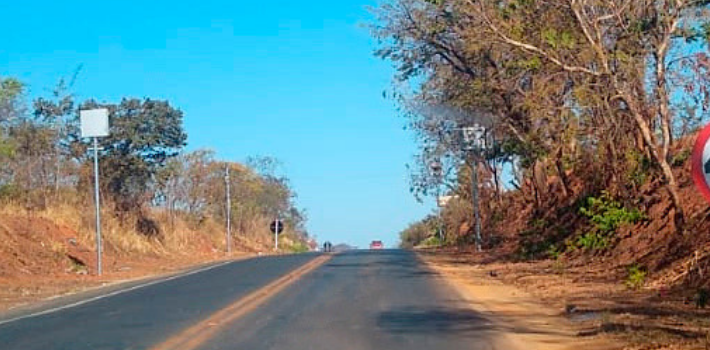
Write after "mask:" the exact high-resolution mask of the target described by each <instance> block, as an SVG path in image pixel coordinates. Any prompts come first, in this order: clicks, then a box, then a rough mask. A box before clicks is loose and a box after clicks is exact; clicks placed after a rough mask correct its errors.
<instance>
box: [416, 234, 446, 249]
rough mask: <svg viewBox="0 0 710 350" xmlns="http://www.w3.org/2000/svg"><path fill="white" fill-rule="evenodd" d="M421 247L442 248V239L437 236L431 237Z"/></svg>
mask: <svg viewBox="0 0 710 350" xmlns="http://www.w3.org/2000/svg"><path fill="white" fill-rule="evenodd" d="M419 246H420V247H439V246H441V239H439V237H437V236H431V237H429V238H427V239H425V240H423V241H422V242H421V243H420V244H419Z"/></svg>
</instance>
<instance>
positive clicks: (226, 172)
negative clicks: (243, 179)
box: [224, 163, 232, 255]
mask: <svg viewBox="0 0 710 350" xmlns="http://www.w3.org/2000/svg"><path fill="white" fill-rule="evenodd" d="M224 183H225V185H226V187H227V191H226V192H227V193H226V194H227V239H226V242H227V254H230V255H231V254H232V196H231V192H230V184H229V163H227V165H226V167H225V169H224Z"/></svg>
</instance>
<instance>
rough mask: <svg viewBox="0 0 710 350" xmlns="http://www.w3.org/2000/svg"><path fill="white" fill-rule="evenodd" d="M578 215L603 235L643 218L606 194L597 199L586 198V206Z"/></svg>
mask: <svg viewBox="0 0 710 350" xmlns="http://www.w3.org/2000/svg"><path fill="white" fill-rule="evenodd" d="M579 213H580V214H582V215H584V216H586V217H587V218H588V219H589V222H590V223H592V225H594V229H595V230H596V231H598V232H600V233H603V234H608V233H612V232H614V231H616V229H617V228H618V227H619V226H620V225H621V224H624V223H637V222H639V221H640V220H642V219H643V218H644V214H643V213H641V212H640V211H639V210H638V209H626V208H624V207H623V206H622V205H621V203H619V202H617V201H616V200H614V198H613V197H612V196H611V195H610V194H609V193H608V192H603V193H602V195H601V196H600V197H599V198H597V197H589V198H587V205H586V206H584V207H582V208H580V209H579Z"/></svg>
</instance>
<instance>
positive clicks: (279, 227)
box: [269, 220, 284, 234]
mask: <svg viewBox="0 0 710 350" xmlns="http://www.w3.org/2000/svg"><path fill="white" fill-rule="evenodd" d="M269 228H270V229H271V233H275V234H279V233H281V232H283V231H284V223H283V222H282V221H281V220H274V221H272V222H271V225H269Z"/></svg>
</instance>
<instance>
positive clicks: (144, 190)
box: [74, 98, 187, 213]
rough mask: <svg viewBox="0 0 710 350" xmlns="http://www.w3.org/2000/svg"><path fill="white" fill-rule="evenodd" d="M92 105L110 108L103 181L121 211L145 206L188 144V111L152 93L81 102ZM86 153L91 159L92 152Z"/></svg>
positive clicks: (101, 143)
mask: <svg viewBox="0 0 710 350" xmlns="http://www.w3.org/2000/svg"><path fill="white" fill-rule="evenodd" d="M92 108H108V110H109V118H110V135H109V136H108V137H105V138H101V139H99V146H100V147H101V152H100V154H101V163H100V164H101V169H100V173H101V181H102V187H103V189H104V190H105V191H106V193H107V194H108V195H109V196H110V198H111V200H112V202H113V203H114V205H115V207H116V210H117V212H118V213H129V212H134V213H136V212H139V211H140V210H141V209H142V206H143V205H144V204H145V203H147V202H148V201H149V200H151V199H152V197H153V193H151V191H150V190H151V186H150V184H151V182H152V181H153V180H154V176H155V175H156V174H157V173H158V171H159V170H160V169H161V168H163V167H164V166H165V164H166V162H167V161H168V160H169V159H170V158H172V157H175V156H176V155H177V154H178V152H179V151H180V149H182V148H183V147H184V146H185V145H186V140H187V135H186V134H185V132H184V130H183V125H182V118H183V113H182V111H180V110H178V109H175V108H173V107H172V106H171V105H170V103H169V102H167V101H158V100H151V99H144V100H138V99H127V98H124V99H123V100H121V102H120V103H119V104H117V105H113V104H100V103H97V102H95V101H87V102H85V103H83V104H82V105H81V107H80V109H92ZM75 131H76V130H75ZM74 139H75V140H78V135H76V134H75V135H74ZM82 149H83V150H85V151H86V150H87V149H88V148H87V147H86V146H84V147H83V148H82ZM82 157H83V159H84V160H85V161H87V164H88V160H89V159H90V157H89V154H88V153H83V155H82Z"/></svg>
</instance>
